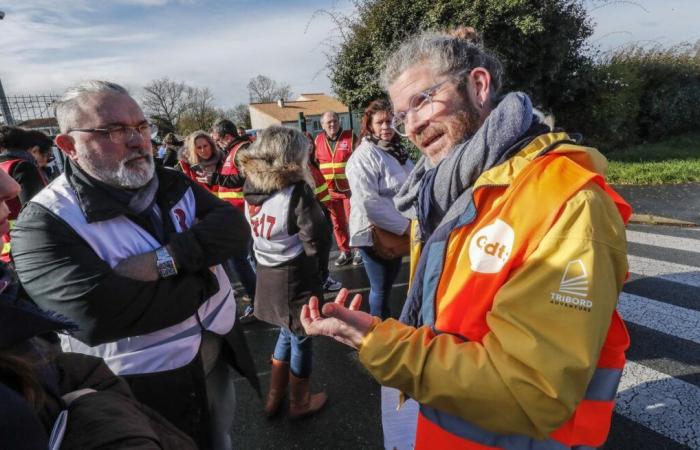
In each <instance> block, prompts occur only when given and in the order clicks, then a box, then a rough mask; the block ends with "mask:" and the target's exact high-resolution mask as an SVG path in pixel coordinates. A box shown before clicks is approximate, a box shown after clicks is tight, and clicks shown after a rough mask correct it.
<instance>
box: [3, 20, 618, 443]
mask: <svg viewBox="0 0 700 450" xmlns="http://www.w3.org/2000/svg"><path fill="white" fill-rule="evenodd" d="M502 83H503V68H502V66H501V63H500V62H499V60H498V58H497V57H495V56H494V55H493V54H491V53H490V52H489V51H488V50H487V49H485V48H484V47H483V45H482V44H481V42H480V40H479V38H478V35H477V34H476V33H475V32H474V30H472V29H466V28H461V29H458V30H455V31H453V32H423V33H421V34H419V35H416V36H413V37H411V38H409V39H407V40H406V42H404V43H403V44H402V45H401V46H400V47H399V48H398V49H397V50H396V51H395V52H394V53H393V54H392V55H390V56H389V58H388V60H387V61H386V62H385V65H384V67H383V72H382V84H383V86H384V88H385V90H386V92H387V94H388V98H380V99H376V100H373V101H372V102H370V103H369V105H367V107H366V109H365V110H364V113H363V115H362V120H361V128H360V133H359V137H357V136H355V135H354V133H353V131H352V130H343V129H342V127H341V126H340V119H339V117H338V114H336V113H335V112H333V111H328V112H326V113H324V114H323V116H322V118H321V125H322V128H323V131H322V132H321V133H319V134H318V135H317V136H315V137H314V136H312V135H310V134H309V133H304V132H302V131H300V130H296V129H294V128H290V127H282V126H271V127H268V128H266V129H264V130H260V132H259V133H258V134H257V136H256V137H255V139H251V137H250V136H248V135H247V134H246V132H245V130H244V129H242V128H240V127H237V126H236V125H235V124H234V123H233V122H231V121H230V120H227V119H219V120H217V121H216V122H215V123H213V124H212V126H211V129H210V130H208V131H205V130H198V131H194V132H192V133H190V134H189V135H188V136H186V137H184V138H183V139H181V138H179V137H178V136H176V135H175V134H172V133H169V134H167V135H166V136H163V139H162V146H161V147H160V148H157V146H155V145H154V143H153V142H152V139H153V138H154V137H155V133H156V131H157V130H155V128H154V127H153V125H152V124H151V123H149V121H148V119H147V118H146V116H145V115H144V113H143V111H142V110H141V108H140V107H139V105H138V103H137V102H136V101H135V100H134V99H133V98H132V97H131V96H130V95H129V93H128V92H127V91H126V90H125V89H124V88H123V87H121V86H119V85H117V84H115V83H112V82H108V81H87V82H83V83H81V84H79V85H78V86H76V87H73V88H70V89H69V90H67V91H66V93H65V94H64V95H63V97H62V98H61V99H60V100H59V101H58V102H57V103H56V108H55V112H56V119H57V121H58V125H59V128H60V133H59V134H58V135H57V136H56V137H55V139H53V141H52V139H50V138H48V137H47V136H45V135H43V134H42V133H39V132H34V131H27V130H22V129H20V128H16V127H3V128H0V148H1V149H2V151H1V152H0V169H2V170H1V171H0V200H2V203H1V204H0V205H1V206H0V218H2V219H3V220H2V228H3V229H2V230H0V231H2V233H3V242H4V247H3V254H2V256H3V261H4V262H3V263H2V265H1V266H0V390H1V391H2V403H1V404H0V418H1V419H0V423H1V424H2V425H1V427H0V442H2V443H3V444H5V443H9V444H8V445H10V448H16V449H34V448H59V447H60V448H66V449H69V448H76V449H77V448H80V449H85V448H144V449H145V448H149V449H150V448H173V449H180V448H182V449H187V448H201V449H210V448H211V449H229V448H231V447H232V444H231V437H230V429H231V426H232V424H233V421H234V412H235V401H236V394H235V389H234V385H233V381H232V378H233V377H232V370H235V371H237V372H238V373H240V374H241V375H242V376H244V377H245V378H247V379H248V381H249V382H250V384H251V386H252V387H253V388H254V389H255V390H257V391H258V393H260V382H259V380H258V374H257V372H256V370H255V365H254V363H253V358H252V355H251V353H250V349H249V347H248V344H247V342H246V337H245V334H244V333H243V332H242V328H241V324H244V323H246V322H248V321H251V320H255V319H257V320H261V321H265V322H267V323H270V324H273V325H275V326H277V327H279V335H278V338H277V342H276V345H275V347H274V348H270V349H269V351H270V355H271V356H270V364H271V372H270V382H269V388H268V391H267V395H266V397H265V401H264V412H265V414H267V415H268V416H274V415H276V414H278V413H280V411H282V405H283V400H284V397H285V395H286V394H287V392H288V395H289V407H288V415H289V417H290V418H292V419H298V418H301V417H306V416H310V415H313V414H314V413H317V412H318V411H319V410H321V409H322V408H323V407H324V406H325V404H326V401H327V395H326V393H325V392H317V393H313V392H312V390H311V387H310V379H311V374H312V372H313V370H312V369H313V366H314V365H316V364H328V363H329V362H327V361H315V360H314V358H313V348H312V343H313V340H314V339H317V338H315V337H314V336H326V337H330V338H333V339H336V340H338V341H340V342H342V343H344V344H346V345H349V346H351V347H353V348H356V349H357V350H358V355H359V363H360V364H362V365H363V366H364V367H365V368H366V369H367V370H368V371H369V373H371V374H372V376H373V377H374V378H375V379H376V380H377V381H378V382H379V383H380V384H382V385H383V386H387V387H391V388H395V389H397V390H398V391H400V392H401V393H402V394H403V395H404V396H405V397H410V398H411V399H413V400H415V401H416V402H418V404H419V405H420V407H419V412H418V413H417V415H416V417H415V422H416V426H415V429H416V434H415V439H413V438H412V439H413V440H414V442H413V443H412V445H415V448H421V449H433V448H440V449H442V448H465V449H501V448H503V449H530V448H541V449H573V448H595V447H599V446H601V445H602V444H603V443H604V442H605V440H606V438H607V435H608V432H609V428H610V421H611V416H612V411H613V408H614V397H615V392H616V389H617V385H618V383H619V380H620V377H621V374H622V369H623V366H624V363H625V350H626V349H627V347H628V345H629V337H628V335H627V331H626V329H625V326H624V323H623V322H622V320H621V319H620V317H619V315H618V314H617V312H616V302H617V297H618V295H619V292H620V290H621V288H622V283H623V282H624V279H625V277H626V273H627V261H626V241H625V230H624V226H625V223H626V220H627V219H628V218H629V215H630V214H631V210H630V207H629V205H627V203H625V201H624V200H623V199H622V198H621V197H620V196H619V195H618V194H616V193H615V191H614V190H613V189H611V188H610V187H609V186H608V185H607V184H606V182H605V180H604V177H603V172H604V168H605V158H604V157H603V156H602V155H601V154H600V153H599V152H597V151H596V150H595V149H593V148H589V147H584V146H582V145H580V143H579V142H578V141H577V139H576V138H575V137H574V136H573V135H570V134H567V133H566V132H564V131H562V130H552V129H550V127H549V126H548V125H545V124H544V122H543V120H542V119H541V118H540V116H539V115H538V114H537V112H536V111H535V110H534V108H533V106H532V103H531V101H530V98H529V97H528V96H527V95H526V94H525V93H522V92H509V93H505V94H503V93H501V92H500V88H501V86H502ZM407 141H410V142H411V143H412V144H413V145H414V146H415V147H416V148H417V149H418V150H420V152H421V154H422V155H421V156H420V158H419V159H417V160H413V159H412V158H411V155H410V152H409V151H408V149H407V146H406V143H407ZM53 143H55V145H56V146H57V147H58V148H59V149H60V151H61V152H62V154H63V155H65V164H64V170H63V173H61V174H57V173H52V172H51V171H47V170H46V165H47V164H48V163H49V162H50V159H51V157H52V156H51V155H52V153H51V147H52V145H53ZM155 144H157V142H156V143H155ZM10 229H11V231H10ZM332 237H334V238H335V242H336V244H337V247H338V250H339V252H338V257H337V259H336V260H335V261H334V262H333V263H334V265H335V266H343V265H347V264H353V265H357V266H362V267H363V268H364V271H365V272H366V274H367V278H368V280H369V283H370V292H369V295H368V308H365V309H367V310H368V311H369V312H364V311H362V310H361V308H360V307H361V304H362V297H361V296H360V295H359V294H358V295H355V296H354V297H353V298H352V299H349V297H350V295H349V292H348V290H347V289H341V287H342V285H341V283H340V282H338V281H336V280H334V279H333V278H332V277H331V275H330V269H329V265H330V254H331V248H332V242H331V240H332ZM409 255H410V273H411V283H410V288H409V291H408V296H407V299H406V301H405V304H404V306H403V310H402V313H401V315H400V317H392V314H391V310H390V308H389V298H390V294H391V290H392V286H393V285H394V282H395V280H396V277H397V275H398V273H399V270H400V268H401V265H402V258H403V257H405V256H409ZM236 279H237V280H239V281H240V283H241V285H242V288H243V290H244V291H245V294H246V296H247V297H248V298H249V306H248V307H247V308H246V310H245V311H240V312H238V313H237V304H236V299H235V295H234V289H233V287H232V286H233V283H234V280H236ZM565 280H568V281H567V283H564V281H565ZM328 291H333V292H335V291H338V293H337V296H336V299H335V301H332V302H328V303H325V304H323V302H322V299H323V296H324V292H328ZM15 430H21V431H20V432H19V434H17V432H16V431H15Z"/></svg>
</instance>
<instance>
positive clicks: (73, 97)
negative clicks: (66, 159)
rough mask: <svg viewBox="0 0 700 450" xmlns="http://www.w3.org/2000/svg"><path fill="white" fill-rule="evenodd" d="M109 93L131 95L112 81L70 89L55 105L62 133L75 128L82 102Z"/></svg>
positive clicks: (85, 84) (96, 82)
mask: <svg viewBox="0 0 700 450" xmlns="http://www.w3.org/2000/svg"><path fill="white" fill-rule="evenodd" d="M108 93H109V94H123V95H129V92H128V91H127V90H126V89H124V88H123V87H122V86H120V85H118V84H116V83H112V82H111V81H101V80H87V81H83V82H82V83H80V84H78V85H77V86H73V87H70V88H68V90H66V92H65V93H64V94H63V96H62V97H61V98H60V99H59V100H58V101H56V103H55V104H54V113H55V115H56V121H57V122H58V127H59V129H60V130H61V133H65V132H66V131H68V130H69V129H70V128H72V127H73V126H74V121H75V119H76V115H77V113H78V112H80V109H81V104H80V102H81V100H82V99H83V98H84V97H85V96H86V95H92V94H108Z"/></svg>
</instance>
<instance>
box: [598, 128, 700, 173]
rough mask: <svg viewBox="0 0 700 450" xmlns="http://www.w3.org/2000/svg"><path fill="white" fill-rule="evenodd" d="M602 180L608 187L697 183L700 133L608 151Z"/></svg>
mask: <svg viewBox="0 0 700 450" xmlns="http://www.w3.org/2000/svg"><path fill="white" fill-rule="evenodd" d="M606 156H607V158H608V161H609V162H610V165H609V167H608V173H607V175H606V179H607V181H608V183H611V184H678V183H694V182H695V183H697V182H700V133H690V134H685V135H681V136H675V137H672V138H669V139H667V140H664V141H661V142H655V143H653V144H640V145H635V146H633V147H630V148H627V149H624V150H620V151H617V152H611V153H608V154H607V155H606Z"/></svg>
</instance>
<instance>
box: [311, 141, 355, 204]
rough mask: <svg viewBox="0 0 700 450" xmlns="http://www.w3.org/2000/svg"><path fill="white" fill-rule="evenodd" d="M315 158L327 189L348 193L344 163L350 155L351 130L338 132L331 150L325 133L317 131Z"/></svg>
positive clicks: (338, 192) (336, 192)
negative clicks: (338, 134) (333, 147)
mask: <svg viewBox="0 0 700 450" xmlns="http://www.w3.org/2000/svg"><path fill="white" fill-rule="evenodd" d="M315 145H316V160H317V161H318V164H319V167H320V169H321V173H322V174H323V177H324V178H325V179H326V184H327V185H328V190H329V191H330V192H331V193H333V194H345V196H347V194H349V193H350V184H348V180H347V178H346V176H345V165H346V164H347V162H348V159H350V155H352V146H353V135H352V130H345V131H343V132H342V133H340V136H339V137H338V140H337V141H336V143H335V149H333V150H331V145H330V142H328V137H327V136H326V133H325V132H323V133H319V134H318V136H316V140H315Z"/></svg>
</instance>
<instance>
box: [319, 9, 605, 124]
mask: <svg viewBox="0 0 700 450" xmlns="http://www.w3.org/2000/svg"><path fill="white" fill-rule="evenodd" d="M356 8H357V11H356V12H357V14H356V15H355V16H354V18H348V17H339V16H338V15H337V14H334V13H332V12H327V14H330V15H332V16H333V17H334V20H335V21H336V23H339V24H346V25H343V29H341V30H339V31H340V42H339V44H336V45H335V46H332V51H331V52H329V54H328V56H329V69H330V72H331V83H332V86H333V89H334V91H335V92H336V93H337V94H338V96H339V97H340V98H341V100H342V101H343V102H345V103H346V104H348V105H350V106H351V107H353V108H356V109H359V108H364V107H365V106H366V105H367V103H369V101H370V100H372V99H374V98H376V97H379V96H381V95H382V94H383V93H382V89H381V87H380V86H379V82H378V78H379V73H380V70H381V62H382V61H384V60H386V58H387V56H388V55H389V54H390V53H391V52H392V51H393V50H395V49H396V48H397V47H398V45H399V44H400V43H401V42H402V41H404V40H405V39H406V38H407V37H408V36H410V35H412V34H415V33H417V32H419V31H420V30H425V29H434V30H445V29H451V28H455V27H457V26H471V27H474V28H476V29H477V30H478V31H479V32H480V33H481V34H482V36H483V39H484V45H485V47H486V48H488V49H490V50H491V51H493V52H495V53H496V54H497V55H499V57H500V58H501V60H502V62H503V63H504V66H505V69H506V77H505V84H504V91H509V90H516V89H517V90H523V91H525V92H527V93H529V94H530V95H532V97H533V101H534V102H535V104H536V105H538V106H540V107H541V108H543V109H545V110H547V111H556V110H557V109H558V108H559V107H561V106H564V105H567V104H570V103H572V102H573V101H574V99H575V98H577V97H578V96H579V95H580V94H581V90H582V89H585V88H586V87H587V85H586V80H585V77H584V75H585V73H586V72H587V70H588V69H589V68H590V66H591V65H592V61H591V59H590V57H589V56H587V54H586V52H585V50H586V48H585V42H586V40H587V39H588V37H590V35H591V34H592V24H591V22H590V19H589V18H588V16H587V14H586V10H585V8H584V6H583V4H582V1H581V0H545V1H542V0H509V1H503V0H414V1H412V2H405V1H403V0H356Z"/></svg>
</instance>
